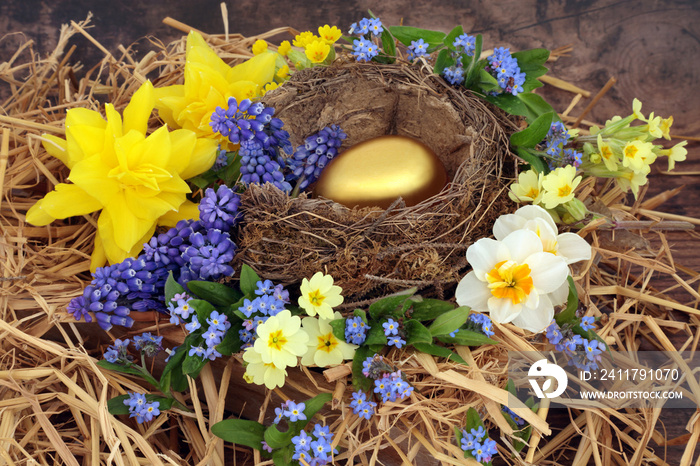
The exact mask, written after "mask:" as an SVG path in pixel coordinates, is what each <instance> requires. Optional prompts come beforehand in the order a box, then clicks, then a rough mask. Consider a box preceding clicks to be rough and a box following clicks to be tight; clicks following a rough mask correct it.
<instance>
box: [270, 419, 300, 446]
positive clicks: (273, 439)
mask: <svg viewBox="0 0 700 466" xmlns="http://www.w3.org/2000/svg"><path fill="white" fill-rule="evenodd" d="M297 433H298V432H296V433H295V429H293V428H292V427H290V428H289V430H286V431H285V432H282V431H280V430H279V429H278V428H277V426H276V425H274V424H273V425H271V426H270V427H268V428H267V429H265V442H267V444H268V445H269V446H270V448H283V447H286V446H287V445H289V444H290V443H292V437H294V436H295V435H297Z"/></svg>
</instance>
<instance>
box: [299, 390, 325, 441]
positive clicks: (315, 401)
mask: <svg viewBox="0 0 700 466" xmlns="http://www.w3.org/2000/svg"><path fill="white" fill-rule="evenodd" d="M332 399H333V395H332V394H331V393H320V394H318V395H316V396H315V397H313V398H311V399H310V400H308V401H306V402H305V403H304V405H305V407H304V415H305V416H306V421H305V422H304V421H302V424H300V425H301V428H304V426H305V425H306V424H308V423H309V421H311V418H312V417H314V416H315V415H316V413H318V412H319V411H320V410H321V408H323V406H324V405H325V404H326V403H328V402H329V401H331V400H332ZM300 432H301V430H300Z"/></svg>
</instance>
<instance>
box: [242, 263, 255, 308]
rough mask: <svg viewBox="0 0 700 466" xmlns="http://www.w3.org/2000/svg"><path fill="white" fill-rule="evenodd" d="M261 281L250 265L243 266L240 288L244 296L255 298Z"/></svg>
mask: <svg viewBox="0 0 700 466" xmlns="http://www.w3.org/2000/svg"><path fill="white" fill-rule="evenodd" d="M259 281H260V277H259V276H258V274H257V273H255V270H253V269H252V268H251V267H250V266H249V265H248V264H243V266H242V267H241V283H240V288H241V291H242V292H243V294H244V295H245V296H246V297H248V298H251V299H252V298H254V297H255V290H257V289H258V285H257V283H258V282H259Z"/></svg>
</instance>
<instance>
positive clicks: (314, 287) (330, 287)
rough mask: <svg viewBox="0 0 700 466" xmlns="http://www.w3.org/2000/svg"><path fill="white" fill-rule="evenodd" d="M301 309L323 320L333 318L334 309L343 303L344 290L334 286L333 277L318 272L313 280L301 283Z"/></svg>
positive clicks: (305, 280)
mask: <svg viewBox="0 0 700 466" xmlns="http://www.w3.org/2000/svg"><path fill="white" fill-rule="evenodd" d="M300 291H301V296H299V307H301V308H302V309H304V310H305V311H306V313H307V314H309V315H310V316H312V317H313V316H315V315H316V314H318V315H319V317H321V318H323V319H332V318H333V308H334V307H335V306H338V305H340V304H341V303H342V302H343V296H342V295H341V294H340V293H342V291H343V289H342V288H341V287H339V286H336V285H334V284H333V277H331V276H330V275H324V274H323V272H316V273H315V274H314V276H313V277H311V280H307V279H306V278H304V279H303V280H302V281H301V289H300Z"/></svg>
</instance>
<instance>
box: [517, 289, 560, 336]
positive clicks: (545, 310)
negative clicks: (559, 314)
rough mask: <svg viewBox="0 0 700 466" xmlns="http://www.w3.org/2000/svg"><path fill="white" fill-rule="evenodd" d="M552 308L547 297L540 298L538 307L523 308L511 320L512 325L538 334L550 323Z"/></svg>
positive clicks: (552, 316) (552, 313)
mask: <svg viewBox="0 0 700 466" xmlns="http://www.w3.org/2000/svg"><path fill="white" fill-rule="evenodd" d="M553 318H554V307H553V306H552V302H551V301H550V300H549V298H548V297H547V296H540V302H539V305H538V306H537V307H535V308H530V307H523V310H522V312H520V314H518V316H517V317H516V318H515V319H513V325H517V326H518V327H520V328H523V329H525V330H529V331H531V332H533V333H539V332H541V331H542V330H544V329H545V328H547V326H548V325H549V324H550V323H551V322H552V319H553Z"/></svg>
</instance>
